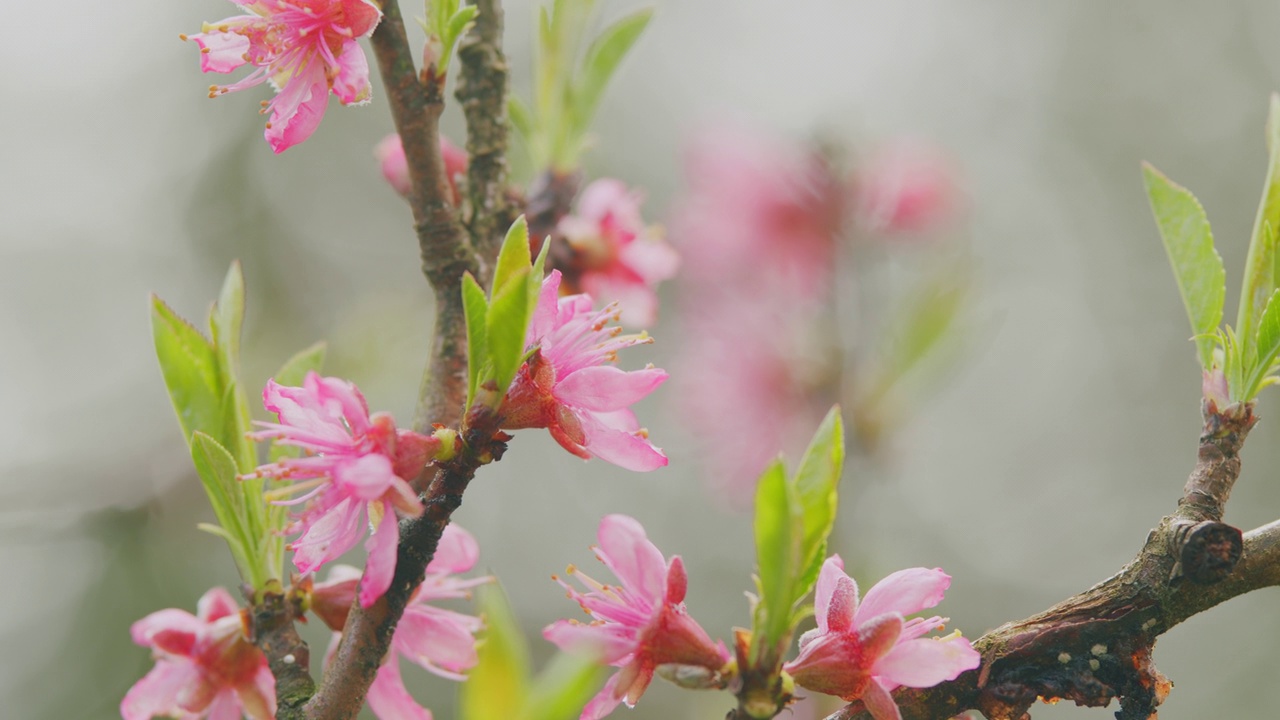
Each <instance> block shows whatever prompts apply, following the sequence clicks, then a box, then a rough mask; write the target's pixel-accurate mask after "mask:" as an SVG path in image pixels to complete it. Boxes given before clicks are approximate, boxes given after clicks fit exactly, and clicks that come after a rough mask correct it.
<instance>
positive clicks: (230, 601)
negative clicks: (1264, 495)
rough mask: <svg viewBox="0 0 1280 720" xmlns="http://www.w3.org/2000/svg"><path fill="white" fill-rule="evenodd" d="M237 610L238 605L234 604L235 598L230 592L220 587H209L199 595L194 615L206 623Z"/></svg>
mask: <svg viewBox="0 0 1280 720" xmlns="http://www.w3.org/2000/svg"><path fill="white" fill-rule="evenodd" d="M239 612H240V606H239V605H238V604H236V601H235V598H233V597H231V593H229V592H227V591H226V589H224V588H220V587H215V588H211V589H210V590H209V592H207V593H205V594H204V595H203V596H201V598H200V602H199V603H198V604H197V605H196V617H198V618H200V619H201V620H203V621H204V622H207V623H211V622H213V621H214V620H218V619H220V618H224V617H226V616H228V615H235V614H237V613H239Z"/></svg>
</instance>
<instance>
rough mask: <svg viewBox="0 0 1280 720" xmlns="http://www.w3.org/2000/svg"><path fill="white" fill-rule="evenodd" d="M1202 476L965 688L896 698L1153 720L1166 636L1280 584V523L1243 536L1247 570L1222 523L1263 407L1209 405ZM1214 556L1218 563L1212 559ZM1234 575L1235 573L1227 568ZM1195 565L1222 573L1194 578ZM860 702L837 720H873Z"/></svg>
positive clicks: (1002, 642)
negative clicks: (1137, 544) (1138, 544)
mask: <svg viewBox="0 0 1280 720" xmlns="http://www.w3.org/2000/svg"><path fill="white" fill-rule="evenodd" d="M1204 416H1205V424H1204V432H1203V433H1202V435H1201V437H1200V448H1199V452H1198V457H1197V462H1196V466H1195V469H1194V470H1193V471H1192V473H1191V477H1190V479H1189V480H1188V481H1187V485H1186V488H1185V490H1184V494H1183V498H1182V500H1180V501H1179V503H1178V508H1177V510H1176V511H1175V512H1174V513H1173V514H1172V515H1170V516H1168V517H1165V518H1164V519H1162V520H1161V521H1160V524H1159V525H1158V526H1157V527H1156V528H1155V529H1154V530H1152V531H1151V533H1150V534H1149V535H1148V536H1147V541H1146V543H1145V545H1144V546H1143V548H1142V550H1141V551H1140V552H1139V553H1138V556H1137V557H1136V558H1135V559H1134V560H1133V561H1132V562H1130V563H1129V564H1128V565H1126V566H1125V567H1124V568H1123V569H1122V570H1120V572H1118V573H1117V574H1116V575H1114V576H1112V577H1110V578H1108V579H1106V580H1104V581H1102V582H1101V583H1099V584H1097V585H1095V586H1094V587H1092V588H1089V589H1088V590H1086V591H1084V592H1082V593H1080V594H1079V595H1076V596H1075V597H1072V598H1070V599H1068V600H1066V601H1064V602H1062V603H1059V604H1058V605H1055V606H1054V607H1052V608H1049V609H1048V610H1046V611H1044V612H1042V613H1040V614H1039V615H1035V616H1033V617H1030V618H1027V619H1025V620H1021V621H1019V622H1015V623H1008V624H1006V625H1002V626H1000V627H998V628H996V629H995V630H992V631H991V632H989V633H987V634H986V635H983V636H982V637H981V638H980V639H978V640H977V641H976V642H975V643H974V647H975V648H977V649H978V651H979V652H980V653H981V654H982V657H983V661H982V665H981V666H980V667H979V668H978V669H976V670H971V671H969V672H967V673H964V674H963V675H961V676H960V677H958V678H956V679H955V680H954V681H951V682H947V683H942V684H941V685H938V686H935V687H932V688H927V689H922V690H921V689H911V688H904V689H900V690H899V691H898V692H896V693H894V697H895V699H896V700H897V701H898V705H899V707H900V708H901V710H902V716H903V718H904V719H905V720H941V719H945V718H950V717H954V716H955V715H956V714H958V713H960V712H963V711H965V710H971V709H976V710H980V711H981V712H982V713H983V714H984V715H985V716H986V717H988V718H990V719H991V720H1019V719H1021V718H1027V717H1030V716H1029V714H1028V710H1029V709H1030V708H1031V706H1032V705H1033V704H1035V702H1036V701H1037V699H1038V698H1042V699H1045V700H1053V699H1062V700H1071V701H1074V702H1075V703H1077V704H1079V705H1085V706H1091V707H1102V706H1106V705H1107V704H1109V703H1110V702H1111V701H1112V700H1113V699H1117V698H1118V699H1119V700H1120V711H1119V712H1118V713H1117V714H1116V717H1117V718H1120V720H1148V718H1155V717H1156V714H1155V713H1156V708H1157V707H1158V706H1159V704H1160V703H1161V702H1162V701H1163V700H1164V698H1165V696H1166V695H1167V694H1168V692H1169V690H1170V688H1171V687H1172V685H1171V683H1170V682H1169V681H1168V679H1166V678H1165V677H1164V676H1163V675H1161V674H1160V672H1159V671H1158V670H1156V668H1155V666H1154V665H1153V664H1152V660H1151V654H1152V648H1153V647H1154V645H1155V641H1156V638H1157V637H1159V636H1160V635H1161V634H1163V633H1164V632H1166V631H1168V630H1169V629H1170V628H1172V627H1174V626H1175V625H1177V624H1179V623H1181V622H1182V621H1183V620H1186V619H1187V618H1189V617H1191V616H1192V615H1195V614H1196V613H1199V612H1203V611H1204V610H1207V609H1209V608H1211V607H1213V606H1215V605H1217V604H1219V603H1221V602H1224V601H1226V600H1229V599H1231V598H1233V597H1236V596H1237V595H1242V594H1244V593H1247V592H1250V591H1252V590H1256V589H1258V588H1262V587H1268V586H1273V585H1277V584H1280V522H1276V523H1272V524H1270V525H1267V526H1264V527H1261V528H1258V529H1257V530H1254V531H1252V532H1250V533H1248V534H1246V535H1244V536H1243V539H1242V542H1240V551H1239V552H1235V553H1234V555H1235V558H1236V559H1237V560H1238V563H1231V562H1228V561H1229V559H1230V556H1231V555H1232V554H1233V553H1232V552H1231V551H1230V549H1231V547H1233V545H1232V541H1231V538H1233V537H1235V538H1238V537H1239V531H1236V530H1235V529H1234V528H1231V527H1230V526H1227V525H1223V524H1222V523H1221V522H1220V520H1221V517H1222V511H1223V509H1224V507H1225V505H1226V501H1227V497H1228V496H1229V495H1230V493H1231V488H1232V486H1233V485H1234V484H1235V481H1236V479H1237V478H1238V477H1239V475H1240V457H1239V452H1240V447H1241V445H1242V444H1243V443H1244V439H1245V437H1246V435H1248V432H1249V429H1250V428H1252V427H1253V425H1254V423H1255V422H1256V420H1257V418H1256V416H1254V414H1253V406H1252V405H1234V406H1232V407H1229V408H1227V409H1225V410H1222V411H1219V410H1218V409H1217V408H1216V407H1214V406H1213V405H1212V404H1207V405H1206V406H1205V408H1204ZM1206 556H1207V557H1208V559H1206ZM1224 562H1225V563H1226V566H1225V567H1226V569H1225V571H1223V569H1222V568H1223V567H1224V566H1223V564H1222V563H1224ZM1188 563H1192V564H1195V563H1199V564H1202V565H1209V566H1213V567H1214V568H1216V571H1215V572H1214V573H1208V574H1206V575H1203V576H1200V577H1193V575H1192V573H1190V572H1189V571H1184V566H1185V565H1187V564H1188ZM870 718H871V715H870V714H869V713H868V712H867V711H866V709H865V707H863V706H862V704H861V703H860V702H854V703H853V704H851V705H849V706H847V707H845V708H844V709H842V710H840V711H839V712H837V713H835V714H833V715H831V716H830V718H829V719H828V720H870Z"/></svg>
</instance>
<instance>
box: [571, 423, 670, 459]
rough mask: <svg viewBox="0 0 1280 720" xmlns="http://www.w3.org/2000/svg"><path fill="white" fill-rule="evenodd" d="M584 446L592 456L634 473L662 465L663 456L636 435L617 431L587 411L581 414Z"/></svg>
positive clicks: (645, 440) (643, 438) (647, 441)
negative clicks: (584, 439)
mask: <svg viewBox="0 0 1280 720" xmlns="http://www.w3.org/2000/svg"><path fill="white" fill-rule="evenodd" d="M581 420H582V429H583V433H584V434H585V435H586V442H585V443H584V445H583V446H584V447H585V448H586V449H587V451H588V452H590V453H591V454H592V455H595V456H596V457H598V458H600V459H601V460H604V461H606V462H610V463H613V464H614V465H617V466H618V467H620V468H623V469H626V470H632V471H634V472H649V471H651V470H657V469H658V468H660V467H666V465H667V462H668V461H667V456H666V455H665V454H663V452H662V450H660V449H658V448H656V447H654V446H653V443H651V442H649V439H648V438H646V437H642V436H640V435H639V434H636V433H631V432H627V431H625V430H617V429H614V428H611V427H609V426H607V425H605V424H604V423H601V422H599V421H598V420H597V418H595V417H591V416H590V415H588V414H585V413H584V414H583V415H582V416H581Z"/></svg>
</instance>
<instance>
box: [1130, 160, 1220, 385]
mask: <svg viewBox="0 0 1280 720" xmlns="http://www.w3.org/2000/svg"><path fill="white" fill-rule="evenodd" d="M1142 172H1143V177H1144V180H1145V181H1146V186H1147V196H1148V197H1149V198H1150V200H1151V210H1152V212H1153V213H1154V214H1155V218H1156V225H1158V226H1159V228H1160V237H1161V238H1162V239H1163V240H1164V248H1165V251H1166V252H1167V253H1168V254H1169V262H1170V264H1171V265H1172V266H1173V275H1174V278H1175V279H1176V280H1177V282H1178V290H1179V291H1180V292H1181V293H1182V302H1183V304H1184V305H1185V306H1186V308H1187V316H1188V317H1189V318H1190V319H1191V332H1192V335H1194V336H1196V347H1197V350H1198V351H1199V358H1200V366H1201V367H1203V368H1206V369H1208V368H1210V367H1211V365H1212V363H1213V349H1214V346H1215V342H1214V340H1213V338H1212V337H1211V335H1210V334H1211V333H1213V331H1214V330H1216V329H1217V328H1218V325H1219V324H1220V323H1221V322H1222V304H1223V298H1224V297H1225V295H1226V271H1225V270H1224V269H1223V267H1222V258H1221V257H1219V256H1218V251H1217V250H1215V249H1214V247H1213V233H1212V231H1211V230H1210V228H1209V220H1208V218H1206V217H1205V213H1204V208H1203V207H1201V206H1200V202H1199V201H1198V200H1196V198H1195V196H1194V195H1192V194H1191V192H1190V191H1188V190H1187V189H1186V188H1184V187H1182V186H1180V185H1177V184H1175V183H1174V182H1173V181H1171V180H1169V178H1167V177H1165V176H1164V175H1163V174H1161V173H1160V171H1158V170H1156V169H1155V168H1154V167H1152V166H1151V165H1149V164H1146V163H1144V164H1143V166H1142Z"/></svg>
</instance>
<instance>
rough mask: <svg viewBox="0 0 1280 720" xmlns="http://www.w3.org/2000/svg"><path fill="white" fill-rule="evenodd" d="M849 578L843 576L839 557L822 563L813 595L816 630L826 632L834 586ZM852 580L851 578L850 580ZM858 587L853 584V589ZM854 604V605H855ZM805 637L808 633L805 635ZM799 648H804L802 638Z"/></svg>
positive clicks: (841, 561) (833, 556)
mask: <svg viewBox="0 0 1280 720" xmlns="http://www.w3.org/2000/svg"><path fill="white" fill-rule="evenodd" d="M843 577H849V576H848V575H845V574H844V560H843V559H841V558H840V556H839V555H832V556H831V557H829V558H827V560H826V562H824V563H822V570H821V571H820V572H819V573H818V586H817V589H816V590H814V593H813V609H814V615H815V616H816V619H817V621H818V630H820V631H821V632H824V633H825V632H827V630H828V629H829V628H827V613H828V611H829V610H830V608H831V596H832V594H834V593H835V591H836V585H838V584H839V582H840V578H843ZM850 580H852V578H850ZM857 587H858V585H857V583H854V589H855V590H856V589H857ZM855 604H856V603H855ZM805 634H806V635H807V634H808V633H805ZM800 642H801V647H803V646H804V637H803V636H802V637H801V638H800Z"/></svg>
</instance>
